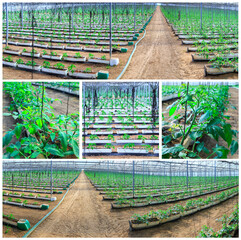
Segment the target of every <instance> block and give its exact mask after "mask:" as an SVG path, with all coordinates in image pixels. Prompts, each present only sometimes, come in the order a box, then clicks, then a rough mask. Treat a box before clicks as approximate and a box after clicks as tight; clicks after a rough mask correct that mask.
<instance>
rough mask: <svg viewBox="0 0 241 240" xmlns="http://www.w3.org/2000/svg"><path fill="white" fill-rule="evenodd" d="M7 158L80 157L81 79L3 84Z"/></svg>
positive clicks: (4, 131) (3, 131) (5, 151)
mask: <svg viewBox="0 0 241 240" xmlns="http://www.w3.org/2000/svg"><path fill="white" fill-rule="evenodd" d="M2 136H3V158H4V159H11V158H12V159H14V158H15V159H24V158H25V159H29V158H30V159H35V158H38V159H46V158H47V159H52V158H55V159H56V158H57V159H58V158H62V159H63V158H64V159H67V158H79V82H4V83H3V128H2Z"/></svg>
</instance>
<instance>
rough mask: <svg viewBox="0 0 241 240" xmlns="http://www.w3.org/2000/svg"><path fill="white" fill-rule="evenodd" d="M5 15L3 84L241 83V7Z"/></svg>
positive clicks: (50, 6) (30, 10) (35, 5)
mask: <svg viewBox="0 0 241 240" xmlns="http://www.w3.org/2000/svg"><path fill="white" fill-rule="evenodd" d="M2 9H3V20H2V21H3V23H2V27H3V78H4V79H50V78H51V79H59V78H63V77H64V78H69V79H70V78H78V79H80V78H83V79H107V78H109V79H120V78H122V79H238V3H237V2H229V3H224V2H195V3H194V2H185V3H184V2H183V3H173V2H162V3H157V2H128V3H120V2H106V3H104V2H103V3H100V2H81V3H80V2H70V3H64V2H62V3H52V2H44V3H41V2H31V3H30V2H28V3H13V2H5V3H4V4H3V8H2Z"/></svg>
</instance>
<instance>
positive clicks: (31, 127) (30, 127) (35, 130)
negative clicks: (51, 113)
mask: <svg viewBox="0 0 241 240" xmlns="http://www.w3.org/2000/svg"><path fill="white" fill-rule="evenodd" d="M28 131H29V133H30V134H35V133H36V132H37V126H36V125H35V124H34V125H31V126H29V128H28Z"/></svg>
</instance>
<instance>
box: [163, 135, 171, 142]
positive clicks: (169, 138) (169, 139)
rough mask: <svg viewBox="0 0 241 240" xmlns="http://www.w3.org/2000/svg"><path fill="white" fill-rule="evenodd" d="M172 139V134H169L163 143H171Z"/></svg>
mask: <svg viewBox="0 0 241 240" xmlns="http://www.w3.org/2000/svg"><path fill="white" fill-rule="evenodd" d="M171 140H172V137H171V135H168V136H165V137H163V143H164V144H167V143H169V142H170V141H171Z"/></svg>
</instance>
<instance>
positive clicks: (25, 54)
mask: <svg viewBox="0 0 241 240" xmlns="http://www.w3.org/2000/svg"><path fill="white" fill-rule="evenodd" d="M21 55H22V56H27V57H32V56H33V57H37V58H38V57H40V53H34V54H32V53H31V52H22V53H21Z"/></svg>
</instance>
